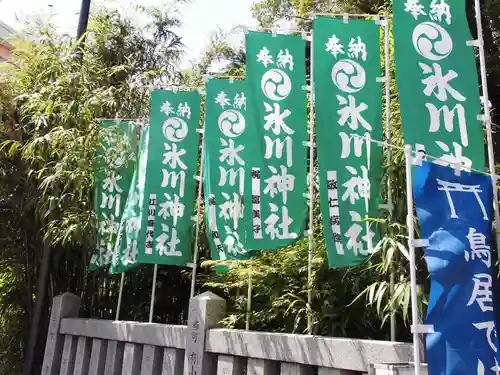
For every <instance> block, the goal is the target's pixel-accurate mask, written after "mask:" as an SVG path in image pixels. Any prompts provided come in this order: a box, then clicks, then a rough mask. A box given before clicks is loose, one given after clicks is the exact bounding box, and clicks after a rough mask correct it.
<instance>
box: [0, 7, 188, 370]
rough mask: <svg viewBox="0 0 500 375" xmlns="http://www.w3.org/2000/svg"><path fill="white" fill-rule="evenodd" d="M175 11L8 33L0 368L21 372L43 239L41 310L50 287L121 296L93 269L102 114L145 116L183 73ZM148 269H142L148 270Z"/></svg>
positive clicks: (2, 86) (104, 303)
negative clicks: (153, 93) (152, 91)
mask: <svg viewBox="0 0 500 375" xmlns="http://www.w3.org/2000/svg"><path fill="white" fill-rule="evenodd" d="M174 11H175V9H174V8H170V9H168V10H167V11H163V10H160V9H157V8H142V7H139V8H138V12H139V13H141V14H142V15H144V16H146V17H147V18H148V20H149V22H148V24H147V27H146V28H141V27H139V26H137V25H134V24H133V23H132V22H131V21H130V20H129V19H127V18H124V17H122V16H121V15H120V14H119V13H118V12H116V11H110V10H107V9H97V10H96V11H95V12H94V13H93V15H92V17H91V19H90V22H89V29H88V33H87V35H86V38H85V41H74V40H71V39H69V38H60V37H59V36H58V35H57V34H55V33H54V31H53V30H52V29H50V28H49V27H44V28H42V29H41V30H39V29H35V30H34V32H33V33H32V35H37V40H38V41H39V43H33V42H31V41H12V42H11V43H12V44H13V46H14V50H13V57H12V60H11V61H9V62H8V63H6V64H4V65H3V66H2V68H1V69H0V209H1V211H2V213H1V215H0V216H1V217H0V222H1V223H0V228H1V232H2V233H1V237H0V241H1V243H2V252H1V253H0V269H1V274H0V354H1V353H6V352H9V353H10V355H2V356H1V360H0V374H9V375H10V374H15V373H19V371H20V370H19V366H20V364H21V363H22V358H23V349H24V343H25V340H26V336H27V328H28V327H29V318H30V317H31V312H32V307H33V306H32V305H33V300H34V292H33V291H34V286H35V283H36V280H37V278H38V272H39V269H40V261H41V259H40V255H41V250H42V249H43V247H44V246H51V247H52V248H53V249H54V251H52V253H53V259H51V266H50V277H49V279H50V283H49V288H48V289H49V299H48V301H47V303H46V304H45V309H44V315H45V317H47V316H48V306H49V304H50V303H51V298H52V297H53V296H54V295H56V294H59V293H62V292H65V291H72V292H75V293H78V294H80V293H83V297H84V299H85V301H86V304H85V306H83V308H84V311H86V312H87V313H88V314H92V315H94V316H106V314H107V313H108V312H109V311H112V310H111V309H112V307H111V306H110V305H109V303H108V300H107V299H109V302H110V303H113V304H114V303H115V301H114V298H113V295H112V293H110V292H111V291H114V293H115V295H116V285H117V282H116V281H115V280H114V279H112V278H109V277H102V278H100V279H96V278H95V277H94V275H92V277H90V278H89V277H88V276H89V275H87V271H86V268H87V266H88V260H89V257H90V254H91V252H92V250H93V247H94V243H95V241H94V228H95V217H94V212H93V193H92V183H93V176H92V167H93V165H94V163H95V162H96V160H95V154H94V153H95V149H96V147H97V146H98V136H97V129H98V127H97V122H98V121H97V119H98V118H100V117H108V118H115V117H128V118H130V117H142V116H145V114H147V110H148V99H149V86H150V85H160V84H161V85H163V84H170V83H173V82H175V81H176V80H179V79H180V76H179V74H178V71H177V69H176V64H177V63H178V61H179V57H180V56H181V54H182V51H183V45H182V43H181V39H180V37H179V36H177V35H176V34H175V33H174V32H173V31H172V30H173V29H174V28H176V27H177V26H178V25H179V24H180V21H179V19H178V18H177V17H176V13H175V12H174ZM149 273H150V272H149V270H145V271H144V272H142V273H141V274H138V275H137V276H136V279H139V280H143V281H145V280H147V279H148V278H149V279H150V278H151V276H150V275H149ZM175 274H176V273H175V272H174V273H173V275H175ZM160 280H161V278H160ZM178 280H180V275H179V274H178V273H177V281H178ZM134 281H135V280H130V283H134ZM171 281H172V280H170V282H171ZM146 282H147V281H146ZM146 282H145V283H144V285H146ZM150 283H151V282H150V281H149V282H148V285H150ZM129 285H130V284H129ZM136 285H137V284H136ZM141 286H143V285H141ZM184 290H186V289H184ZM181 291H182V289H181ZM84 293H89V294H90V296H89V297H88V298H87V296H86V295H85V294H84ZM145 293H147V292H145ZM110 295H111V297H109V296H110ZM131 295H135V297H136V298H137V295H138V293H137V292H135V293H131ZM96 296H97V297H96ZM143 298H144V300H146V299H147V297H146V296H143ZM173 298H175V297H173ZM178 299H179V298H178ZM181 300H182V297H181ZM134 302H135V301H134ZM124 303H125V304H124V306H129V307H130V306H131V305H133V303H132V301H124ZM143 311H144V310H143ZM143 311H142V313H143ZM129 312H130V313H131V314H133V311H129ZM123 315H124V316H127V313H124V314H123ZM46 322H47V321H46V320H45V322H44V324H43V327H42V329H41V333H42V339H41V340H40V342H39V346H38V350H37V351H38V352H42V351H43V346H44V339H43V332H44V330H45V329H46ZM11 341H12V342H11ZM38 365H40V364H38Z"/></svg>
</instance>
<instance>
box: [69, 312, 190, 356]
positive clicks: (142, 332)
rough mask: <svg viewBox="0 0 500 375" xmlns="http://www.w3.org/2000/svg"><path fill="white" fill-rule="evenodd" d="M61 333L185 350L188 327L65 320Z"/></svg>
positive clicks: (93, 320) (94, 320)
mask: <svg viewBox="0 0 500 375" xmlns="http://www.w3.org/2000/svg"><path fill="white" fill-rule="evenodd" d="M60 332H61V333H64V334H71V335H75V336H86V337H92V338H97V339H101V340H112V341H124V342H134V343H137V344H145V345H154V346H163V347H167V348H179V349H184V348H185V346H186V343H185V335H186V333H185V332H186V326H174V325H166V324H151V323H140V322H116V321H109V320H98V319H63V320H62V322H61V330H60Z"/></svg>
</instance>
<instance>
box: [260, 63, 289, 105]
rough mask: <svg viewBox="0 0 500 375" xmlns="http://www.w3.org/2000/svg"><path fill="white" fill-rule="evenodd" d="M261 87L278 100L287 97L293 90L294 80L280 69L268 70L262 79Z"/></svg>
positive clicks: (267, 94) (268, 95) (270, 97)
mask: <svg viewBox="0 0 500 375" xmlns="http://www.w3.org/2000/svg"><path fill="white" fill-rule="evenodd" d="M261 88H262V92H263V93H264V95H265V96H266V97H267V98H269V99H271V100H273V101H275V102H278V101H280V100H283V99H286V98H287V97H288V95H290V91H292V81H291V80H290V77H289V76H288V74H286V73H285V72H284V71H282V70H280V69H271V70H268V71H267V72H266V73H265V74H264V75H263V76H262V80H261Z"/></svg>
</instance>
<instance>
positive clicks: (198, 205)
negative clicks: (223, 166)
mask: <svg viewBox="0 0 500 375" xmlns="http://www.w3.org/2000/svg"><path fill="white" fill-rule="evenodd" d="M203 130H204V129H199V130H198V132H199V133H200V137H201V156H200V175H199V177H198V178H197V180H198V196H197V198H196V228H195V233H194V253H193V272H192V274H191V294H190V296H191V298H193V297H194V292H195V287H196V270H197V268H198V243H199V239H198V237H199V236H200V213H201V191H202V188H203V163H204V161H205V137H204V131H203Z"/></svg>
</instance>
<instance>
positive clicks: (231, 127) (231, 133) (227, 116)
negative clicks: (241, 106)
mask: <svg viewBox="0 0 500 375" xmlns="http://www.w3.org/2000/svg"><path fill="white" fill-rule="evenodd" d="M245 125H246V124H245V117H243V115H242V114H241V113H240V112H238V111H235V110H234V109H228V110H227V111H224V112H222V113H221V115H220V116H219V129H220V131H221V132H222V133H223V134H224V135H225V136H227V137H231V138H235V137H238V136H240V135H241V134H242V133H243V132H244V131H245Z"/></svg>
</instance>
